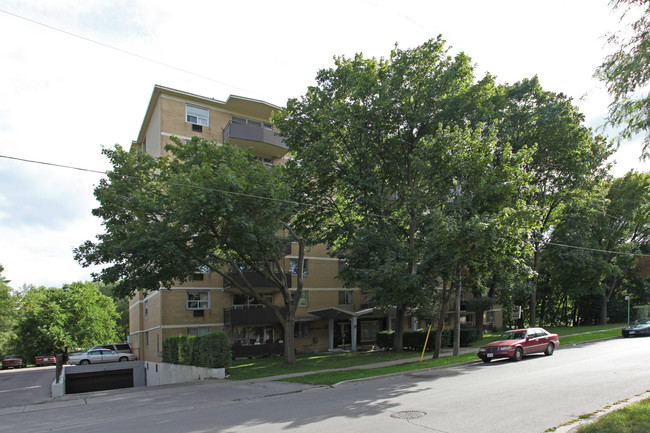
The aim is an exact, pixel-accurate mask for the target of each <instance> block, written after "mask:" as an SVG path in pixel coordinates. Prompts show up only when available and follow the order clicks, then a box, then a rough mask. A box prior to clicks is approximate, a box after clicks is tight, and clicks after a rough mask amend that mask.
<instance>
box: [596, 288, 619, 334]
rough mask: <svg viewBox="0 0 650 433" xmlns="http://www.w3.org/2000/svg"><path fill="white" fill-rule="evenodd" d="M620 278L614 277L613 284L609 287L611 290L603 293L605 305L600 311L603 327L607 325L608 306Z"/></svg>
mask: <svg viewBox="0 0 650 433" xmlns="http://www.w3.org/2000/svg"><path fill="white" fill-rule="evenodd" d="M618 282H619V278H618V277H612V284H610V285H609V289H608V290H606V291H605V293H603V305H602V307H601V309H600V324H601V325H607V304H608V303H609V299H610V298H611V296H612V294H613V293H614V290H615V289H616V286H617V285H618Z"/></svg>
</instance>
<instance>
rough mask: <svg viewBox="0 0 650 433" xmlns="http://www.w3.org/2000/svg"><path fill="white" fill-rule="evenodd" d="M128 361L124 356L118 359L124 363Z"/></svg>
mask: <svg viewBox="0 0 650 433" xmlns="http://www.w3.org/2000/svg"><path fill="white" fill-rule="evenodd" d="M128 360H129V358H127V357H126V356H123V357H121V358H120V362H126V361H128Z"/></svg>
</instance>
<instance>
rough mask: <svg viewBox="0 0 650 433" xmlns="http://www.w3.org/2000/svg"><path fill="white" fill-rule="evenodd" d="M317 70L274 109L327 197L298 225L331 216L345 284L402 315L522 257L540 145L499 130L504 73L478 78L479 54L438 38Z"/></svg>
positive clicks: (309, 181)
mask: <svg viewBox="0 0 650 433" xmlns="http://www.w3.org/2000/svg"><path fill="white" fill-rule="evenodd" d="M316 80H317V85H316V86H314V87H311V88H309V90H308V92H307V94H306V95H304V96H303V97H302V98H301V99H299V100H298V99H292V100H290V101H289V102H288V104H287V109H286V111H285V112H284V113H278V115H277V116H276V117H275V118H274V121H275V122H276V125H277V126H278V128H279V129H280V131H281V134H282V136H283V137H284V138H285V143H286V144H287V145H288V147H289V149H290V151H291V153H292V155H294V157H295V160H296V161H297V162H298V163H297V164H295V165H292V166H291V165H290V169H292V168H293V169H294V171H295V174H296V175H295V176H294V177H295V178H296V179H299V180H300V184H301V185H302V187H303V189H304V196H305V197H307V198H308V199H310V200H313V201H314V204H318V205H322V206H323V207H324V208H323V209H322V210H321V211H319V212H312V213H309V214H305V215H303V216H302V218H301V219H299V220H298V221H297V224H302V225H305V226H309V227H319V228H321V236H322V240H323V241H324V242H326V243H327V244H328V246H329V247H330V248H331V249H332V251H333V252H334V254H335V255H336V256H337V257H339V258H340V259H342V260H344V261H345V263H346V267H345V269H344V270H343V271H342V272H341V274H340V276H341V278H342V279H343V280H344V281H345V284H347V285H348V286H356V287H360V288H362V289H365V290H371V291H373V293H375V298H374V300H375V302H376V303H377V305H378V306H380V307H390V306H396V307H397V312H398V315H399V314H400V313H401V312H404V311H406V309H407V308H417V307H421V306H422V305H425V306H426V304H431V303H432V302H436V301H438V300H437V299H433V296H431V293H432V290H433V289H435V288H437V287H439V284H440V280H447V281H449V279H450V276H451V275H453V276H454V277H456V276H457V275H458V272H460V271H461V270H462V269H463V268H467V267H469V266H471V265H474V266H473V270H474V272H475V273H478V272H479V270H480V269H482V268H486V267H487V266H488V262H489V261H488V259H487V258H488V257H490V263H489V264H490V267H491V269H494V268H495V264H496V263H498V264H499V265H498V267H501V268H503V269H509V268H511V267H515V268H517V269H520V268H521V264H522V262H521V260H520V256H521V254H522V251H521V250H522V248H523V245H524V238H525V234H526V232H527V229H528V220H527V219H526V218H525V217H524V216H525V213H526V209H525V207H526V202H525V200H526V197H527V196H528V194H529V184H528V182H527V177H528V175H527V174H526V173H525V172H524V171H523V170H522V168H523V166H524V164H526V163H527V162H528V161H529V160H530V158H531V152H530V150H526V149H518V152H517V153H514V152H512V151H511V149H510V148H509V147H508V145H507V144H506V142H505V141H504V142H502V143H500V142H499V141H498V137H497V135H496V133H495V129H494V126H495V125H496V124H497V123H498V122H497V120H496V119H495V115H494V112H493V111H494V110H493V106H494V104H495V98H497V97H498V96H499V94H498V92H499V91H500V90H499V89H498V88H496V87H495V86H494V82H493V79H492V77H490V76H489V75H488V76H486V77H484V78H483V79H482V80H480V81H478V82H475V80H474V70H473V66H472V63H471V59H470V58H469V57H467V56H466V55H465V54H464V53H460V54H458V55H456V56H455V57H452V56H450V55H449V53H448V48H447V47H446V46H445V41H443V40H442V38H441V37H438V38H437V39H432V40H429V41H427V42H425V43H424V44H422V45H421V46H418V47H416V48H413V49H408V50H401V49H399V48H395V49H394V50H393V51H392V52H391V55H390V58H389V59H380V60H377V59H374V58H371V59H366V58H364V57H363V55H362V54H357V55H356V56H354V58H349V59H348V58H345V57H340V58H337V59H336V66H335V68H331V69H325V70H321V71H319V73H318V75H317V79H316ZM499 120H500V119H499ZM532 144H533V143H531V147H532ZM319 200H320V201H319ZM325 206H326V207H325ZM443 303H444V302H443ZM426 307H428V306H426ZM424 310H427V311H431V308H421V312H422V311H424ZM421 314H424V313H421ZM400 319H401V317H400V316H398V319H397V321H396V322H397V323H398V325H397V326H398V327H400V326H401V320H400ZM401 337H402V335H401V329H400V328H398V329H397V338H396V339H395V348H396V350H400V347H401V346H400V341H401Z"/></svg>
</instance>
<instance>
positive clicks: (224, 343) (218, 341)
mask: <svg viewBox="0 0 650 433" xmlns="http://www.w3.org/2000/svg"><path fill="white" fill-rule="evenodd" d="M194 347H195V356H194V359H195V361H196V364H197V365H198V366H199V367H208V368H228V367H230V363H231V362H232V351H231V349H230V340H229V339H228V335H226V333H225V332H220V331H219V332H211V333H209V334H206V335H203V336H201V337H199V338H198V341H197V342H196V344H195V346H194Z"/></svg>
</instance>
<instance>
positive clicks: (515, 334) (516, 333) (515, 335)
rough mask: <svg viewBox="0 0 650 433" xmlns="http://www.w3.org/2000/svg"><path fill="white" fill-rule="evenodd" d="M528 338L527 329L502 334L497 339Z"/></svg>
mask: <svg viewBox="0 0 650 433" xmlns="http://www.w3.org/2000/svg"><path fill="white" fill-rule="evenodd" d="M524 338H526V331H514V332H506V333H504V334H501V336H500V337H499V338H497V341H500V340H501V341H502V340H523V339H524Z"/></svg>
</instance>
